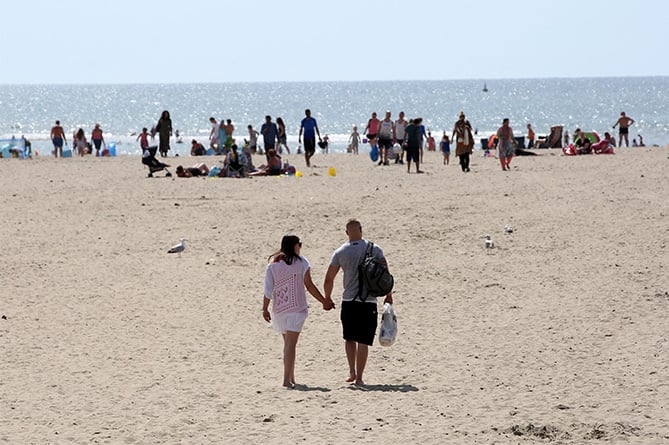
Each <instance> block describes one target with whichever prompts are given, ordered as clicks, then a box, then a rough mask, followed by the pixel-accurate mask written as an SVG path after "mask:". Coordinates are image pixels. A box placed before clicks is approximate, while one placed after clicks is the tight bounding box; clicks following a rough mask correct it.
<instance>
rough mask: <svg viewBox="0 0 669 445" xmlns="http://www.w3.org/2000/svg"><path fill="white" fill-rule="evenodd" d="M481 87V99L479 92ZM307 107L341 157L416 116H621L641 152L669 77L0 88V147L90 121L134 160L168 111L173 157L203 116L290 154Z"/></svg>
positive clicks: (519, 119)
mask: <svg viewBox="0 0 669 445" xmlns="http://www.w3.org/2000/svg"><path fill="white" fill-rule="evenodd" d="M484 83H485V84H486V86H487V88H488V92H483V91H482V89H483V86H484ZM305 108H310V109H311V110H312V114H313V116H314V117H315V118H316V119H317V120H318V125H319V128H320V130H321V134H328V135H329V136H330V141H331V143H332V144H331V148H332V149H333V150H334V151H345V148H346V145H347V140H348V136H349V134H350V133H351V129H352V126H353V125H357V126H358V128H359V131H360V132H361V133H362V130H363V129H364V127H365V125H366V122H367V120H368V119H369V118H370V115H371V112H372V111H376V112H377V113H378V114H379V117H380V118H383V113H384V112H385V111H386V110H390V111H392V113H393V119H396V118H397V114H398V112H399V111H404V112H405V113H406V115H407V118H411V117H417V116H421V117H423V119H424V124H425V126H426V127H427V128H428V129H430V130H431V131H432V132H433V134H434V135H435V137H437V138H439V137H440V136H441V133H442V131H444V130H446V131H447V133H448V134H449V135H450V132H451V130H452V128H453V123H454V122H455V120H456V119H457V116H458V114H459V112H460V111H464V112H465V114H466V115H467V118H468V119H469V120H470V122H471V123H472V126H473V127H475V128H477V129H478V130H479V135H480V136H483V137H485V136H486V135H488V134H490V133H492V132H494V131H495V130H496V129H497V127H499V125H500V124H501V121H502V119H503V118H504V117H508V118H510V120H511V126H512V127H513V128H514V131H515V133H516V135H522V134H525V133H526V125H527V123H531V124H532V126H533V127H534V129H535V131H536V132H537V133H538V134H546V133H548V132H549V131H550V127H551V126H552V125H564V126H565V128H566V129H567V130H568V131H569V133H570V134H572V133H573V130H574V129H575V128H577V127H580V128H583V129H584V130H587V131H591V130H594V131H596V132H598V133H600V134H603V133H604V132H605V131H611V132H612V134H615V135H616V136H617V130H612V129H611V126H612V125H613V124H614V123H615V122H616V120H617V119H618V117H619V115H620V112H621V111H625V112H626V114H627V115H628V116H630V117H632V118H633V119H635V121H636V124H635V125H634V126H633V127H632V128H631V130H630V142H631V139H632V138H635V137H637V135H638V134H641V135H643V138H644V142H645V144H646V145H653V144H658V145H666V144H667V143H669V77H627V78H574V79H517V80H487V81H484V80H446V81H397V82H373V81H366V82H309V83H302V82H278V83H221V84H165V85H160V84H128V85H0V139H7V138H11V137H12V136H15V137H17V138H18V137H21V135H25V136H26V137H27V138H29V139H31V140H32V141H33V147H34V148H37V149H39V150H40V151H42V152H43V153H49V152H50V150H51V144H50V142H49V140H48V136H49V131H50V129H51V127H52V126H53V124H54V122H55V120H56V119H58V120H60V121H61V124H62V125H63V127H64V128H65V131H66V134H67V135H68V138H71V134H72V132H73V131H75V130H76V129H78V128H80V127H81V128H83V129H84V130H85V131H86V134H87V135H90V131H91V129H92V128H93V126H94V125H95V123H96V122H99V123H100V124H101V126H102V128H103V130H104V131H105V139H106V141H107V142H116V144H117V151H118V152H119V153H120V154H138V153H139V147H138V144H137V142H136V141H135V137H134V136H131V135H132V134H133V133H135V132H138V131H140V130H141V129H142V127H148V128H151V127H152V126H153V125H155V124H156V122H157V120H158V117H159V116H160V113H161V112H162V110H169V111H170V114H171V116H172V122H173V126H174V129H178V130H179V132H180V134H181V135H183V140H184V142H185V143H184V144H176V143H175V142H176V140H173V143H172V153H171V154H174V153H187V152H189V150H190V144H188V142H189V141H190V140H191V139H193V138H196V139H198V140H200V141H201V142H203V143H205V145H206V142H207V137H208V135H209V131H210V128H211V127H210V124H209V121H208V119H209V117H210V116H214V117H216V118H217V119H221V118H223V119H232V121H233V123H234V124H235V125H236V127H237V129H236V131H235V136H236V137H237V138H240V137H241V138H243V137H245V136H246V135H247V132H246V126H247V125H248V124H252V125H253V126H254V127H256V128H259V127H260V125H261V124H262V123H263V122H264V116H265V115H267V114H269V115H271V116H272V117H273V118H274V119H276V117H277V116H281V117H282V118H283V119H284V121H285V122H286V125H287V127H288V135H289V139H288V141H289V145H290V146H291V148H292V147H295V146H296V145H297V134H298V131H299V122H300V120H301V119H302V118H303V117H304V109H305Z"/></svg>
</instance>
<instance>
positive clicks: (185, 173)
mask: <svg viewBox="0 0 669 445" xmlns="http://www.w3.org/2000/svg"><path fill="white" fill-rule="evenodd" d="M176 173H177V176H178V177H180V178H194V177H197V176H207V175H208V174H209V167H207V166H206V165H205V164H201V163H200V164H196V165H194V166H193V167H187V168H184V167H183V166H182V165H179V166H177V170H176Z"/></svg>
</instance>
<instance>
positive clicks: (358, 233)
mask: <svg viewBox="0 0 669 445" xmlns="http://www.w3.org/2000/svg"><path fill="white" fill-rule="evenodd" d="M346 235H347V236H348V241H347V242H346V243H344V244H342V245H341V247H339V248H338V249H337V250H335V252H334V254H333V255H332V258H331V259H330V265H329V267H328V270H327V273H326V276H325V282H324V284H323V288H324V290H325V296H323V294H321V292H320V291H319V290H318V287H316V285H315V284H314V282H313V281H312V279H311V266H310V264H309V261H308V260H307V259H306V258H305V257H303V256H302V255H301V250H302V242H301V241H300V239H299V238H298V237H297V236H295V235H287V236H284V237H283V239H282V240H281V250H280V251H279V252H276V253H275V254H273V255H271V256H270V258H269V264H268V265H267V269H266V272H265V286H264V298H263V307H262V313H263V318H264V319H265V321H267V322H271V323H272V325H273V326H274V329H275V330H276V331H277V332H280V333H281V334H282V335H283V342H284V348H283V386H285V387H287V388H294V387H295V355H296V347H297V340H298V338H299V336H300V332H301V331H302V327H303V326H304V322H305V321H306V319H307V314H308V306H307V296H306V291H309V293H310V294H311V295H312V296H313V297H314V298H315V299H316V300H318V301H319V302H320V303H321V304H322V306H323V309H324V310H326V311H329V310H332V309H334V308H335V303H334V302H333V301H332V290H333V287H334V279H335V277H336V276H337V273H338V272H339V270H340V269H343V270H344V292H343V295H342V303H341V316H340V319H341V322H342V328H343V337H344V341H345V350H346V358H347V361H348V366H349V376H348V378H347V379H346V381H347V382H352V383H355V384H356V385H364V382H363V379H362V377H363V373H364V371H365V365H366V364H367V356H368V354H369V346H371V345H372V343H373V342H374V334H375V333H376V327H377V321H378V320H377V319H378V315H377V303H376V297H367V291H366V289H364V288H363V289H359V287H360V285H359V276H358V275H359V274H358V266H359V265H360V263H361V262H362V260H363V258H364V257H365V252H366V250H367V243H368V241H366V240H364V239H363V238H362V225H361V224H360V222H359V221H358V220H355V219H351V220H349V221H348V223H347V224H346ZM372 254H373V256H374V257H375V258H377V259H378V260H379V261H381V262H384V263H385V257H384V256H383V251H382V250H381V249H380V248H379V247H378V246H376V245H374V249H373V251H372ZM270 302H271V303H272V310H271V312H270V310H269V305H270ZM385 302H388V303H392V302H393V297H392V292H390V293H388V295H386V296H385V300H384V303H385Z"/></svg>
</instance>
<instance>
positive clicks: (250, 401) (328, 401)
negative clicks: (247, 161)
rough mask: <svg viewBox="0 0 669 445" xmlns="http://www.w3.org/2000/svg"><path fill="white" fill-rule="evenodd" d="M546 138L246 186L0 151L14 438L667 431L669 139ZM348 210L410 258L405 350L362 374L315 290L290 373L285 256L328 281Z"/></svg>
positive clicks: (403, 310) (650, 438)
mask: <svg viewBox="0 0 669 445" xmlns="http://www.w3.org/2000/svg"><path fill="white" fill-rule="evenodd" d="M541 154H542V155H541V156H537V157H522V158H516V159H514V161H513V164H512V165H513V171H511V172H509V173H505V172H502V171H501V169H500V167H499V165H498V163H497V161H496V160H495V159H492V158H481V157H474V158H473V162H472V172H471V173H469V174H463V173H462V172H461V171H460V169H459V167H458V166H457V165H455V164H457V161H455V162H453V164H451V165H450V166H443V165H441V158H440V156H439V155H438V154H435V153H426V162H425V165H424V170H426V174H424V175H415V174H411V175H407V174H406V171H405V169H404V167H402V166H396V165H391V166H389V167H377V166H375V165H373V164H372V163H371V162H370V161H369V158H368V157H367V156H363V155H361V156H359V157H354V156H351V155H344V154H339V155H329V156H325V155H320V154H319V155H317V156H316V157H315V158H314V162H315V164H316V165H317V167H315V168H311V169H307V168H305V167H304V161H303V160H302V159H301V158H299V157H297V156H295V155H293V156H290V157H289V158H290V159H291V161H294V163H295V165H297V167H298V169H300V170H303V171H304V177H302V178H295V177H292V178H276V177H268V178H255V179H243V180H237V179H178V178H176V179H169V178H168V179H165V178H154V179H147V178H146V170H145V169H144V168H143V167H142V165H141V164H140V162H139V159H138V158H133V157H123V158H114V159H102V160H101V159H94V158H86V159H83V160H82V159H64V160H63V159H59V160H54V159H52V158H48V157H39V158H36V159H33V160H28V161H19V160H6V159H5V160H0V172H1V174H0V186H1V187H0V188H1V190H2V194H1V196H0V202H1V203H2V235H1V237H0V239H1V240H2V249H3V254H2V256H0V265H1V266H2V284H1V288H2V290H1V291H0V292H1V294H0V315H2V316H4V317H3V318H2V319H0V443H8V444H30V443H35V444H45V443H54V444H60V443H63V444H65V443H109V444H135V443H136V444H156V443H166V444H172V443H184V444H201V443H265V444H288V443H315V444H339V443H391V442H392V443H398V444H400V443H424V444H427V443H430V444H432V443H462V444H473V443H474V444H476V443H481V444H488V443H500V444H506V443H514V444H515V443H538V442H541V443H546V442H552V443H564V444H580V443H602V442H604V443H640V444H641V443H642V444H654V443H667V442H669V402H668V401H669V341H668V339H669V321H668V320H667V313H668V312H669V278H668V275H669V273H668V272H669V253H668V250H669V248H668V247H667V244H668V242H669V198H668V197H669V179H668V172H669V159H668V155H669V149H667V148H666V147H664V148H643V149H628V150H618V153H617V154H616V155H614V156H580V157H571V158H569V157H563V156H561V155H560V153H559V151H557V150H551V151H548V150H545V151H541ZM204 160H205V161H209V162H211V161H212V158H206V159H204ZM216 160H217V159H216ZM169 161H170V162H171V163H172V165H173V166H175V165H176V164H177V163H178V162H183V163H184V164H186V165H191V164H193V163H194V162H195V161H194V159H192V158H181V159H174V158H171V159H170V160H169ZM330 166H334V167H335V168H336V170H337V175H336V177H329V176H328V175H327V170H328V167H330ZM350 217H357V218H359V219H360V220H361V221H362V223H363V230H364V235H365V237H366V238H368V239H371V240H373V241H375V242H377V243H378V244H379V245H380V246H381V247H382V248H383V249H384V251H385V253H386V255H387V257H388V260H389V263H390V266H391V269H392V271H393V272H394V275H395V278H396V282H397V284H396V291H395V300H396V308H397V311H398V314H399V315H398V317H399V327H400V332H399V336H398V339H397V342H396V343H395V344H394V345H393V346H392V347H389V348H384V347H381V346H375V347H374V348H372V350H371V353H370V358H369V363H368V366H367V372H366V375H365V380H366V382H367V384H368V386H367V387H366V388H364V389H358V388H355V387H353V386H351V385H349V384H347V383H345V382H344V379H345V378H346V377H347V365H346V361H345V355H344V347H343V341H342V340H341V327H340V323H339V320H338V318H339V314H338V311H331V312H324V311H322V310H321V309H320V306H319V305H318V304H317V302H315V300H312V304H311V314H310V316H309V319H308V320H307V323H306V327H305V330H304V331H303V333H302V336H301V338H300V342H299V344H298V356H297V366H296V377H297V380H298V383H301V386H300V387H299V388H298V389H296V390H285V389H282V387H281V378H282V364H281V348H282V341H281V337H280V336H279V335H277V334H275V333H274V331H273V330H272V329H271V328H269V327H268V325H267V324H266V323H265V322H264V321H263V319H262V316H261V299H262V282H263V273H264V268H265V265H266V258H267V256H268V255H269V254H271V253H272V252H273V251H274V250H275V249H276V248H277V247H278V245H279V242H280V239H281V236H282V235H283V234H286V233H289V232H290V233H295V234H297V235H299V236H300V237H301V238H302V240H303V242H304V247H303V249H302V252H303V254H304V255H305V256H306V257H307V258H308V259H309V260H310V262H311V264H312V275H313V277H314V281H315V282H316V283H317V284H318V285H319V287H320V288H322V282H323V278H324V274H325V270H326V268H327V265H328V261H329V258H330V255H331V253H332V251H333V250H334V249H335V248H336V247H338V246H339V245H340V244H341V243H343V242H344V241H345V234H344V224H345V222H346V220H347V219H348V218H350ZM505 224H510V225H511V226H513V228H514V232H513V233H512V234H505V233H504V231H503V228H504V225H505ZM486 234H490V235H491V236H492V239H493V240H494V241H495V242H496V244H497V247H496V248H495V249H492V250H486V249H485V248H484V242H483V236H484V235H486ZM181 237H184V238H186V239H187V249H186V251H185V253H184V254H183V255H182V256H181V257H179V256H178V255H168V254H167V253H166V251H167V249H168V248H169V247H170V246H172V245H173V244H175V243H176V242H177V241H178V239H179V238H181ZM340 293H341V274H340V276H339V277H338V279H337V286H336V288H335V295H340ZM336 301H337V300H336Z"/></svg>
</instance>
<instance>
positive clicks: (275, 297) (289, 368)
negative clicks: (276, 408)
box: [262, 235, 334, 388]
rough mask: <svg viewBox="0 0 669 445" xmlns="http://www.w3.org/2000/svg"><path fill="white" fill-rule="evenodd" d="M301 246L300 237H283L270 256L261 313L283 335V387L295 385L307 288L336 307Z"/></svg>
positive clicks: (305, 311) (305, 317)
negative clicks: (318, 283) (313, 275)
mask: <svg viewBox="0 0 669 445" xmlns="http://www.w3.org/2000/svg"><path fill="white" fill-rule="evenodd" d="M301 249H302V243H301V242H300V239H299V238H298V237H297V236H294V235H286V236H284V237H283V238H282V239H281V250H280V251H279V252H276V253H275V254H273V255H271V256H270V257H269V264H268V265H267V270H266V272H265V289H264V294H265V297H264V298H263V306H262V315H263V318H264V319H265V321H267V322H271V323H272V326H274V329H275V330H276V331H277V332H280V333H281V334H282V335H283V386H285V387H286V388H294V387H295V350H296V347H297V339H298V338H299V336H300V332H301V331H302V327H303V326H304V322H305V321H306V319H307V314H308V305H307V294H306V291H305V290H308V291H309V293H310V294H311V295H313V297H314V298H316V300H318V301H319V302H320V303H321V304H322V305H323V309H325V310H326V311H329V310H330V309H333V308H334V303H333V302H332V300H331V299H326V298H325V297H323V294H321V292H320V291H319V290H318V288H317V287H316V285H315V284H314V282H313V281H312V280H311V269H310V265H309V261H308V260H307V259H306V258H305V257H303V256H301V255H300V251H301ZM270 301H271V302H272V311H271V313H270V311H269V303H270Z"/></svg>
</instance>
